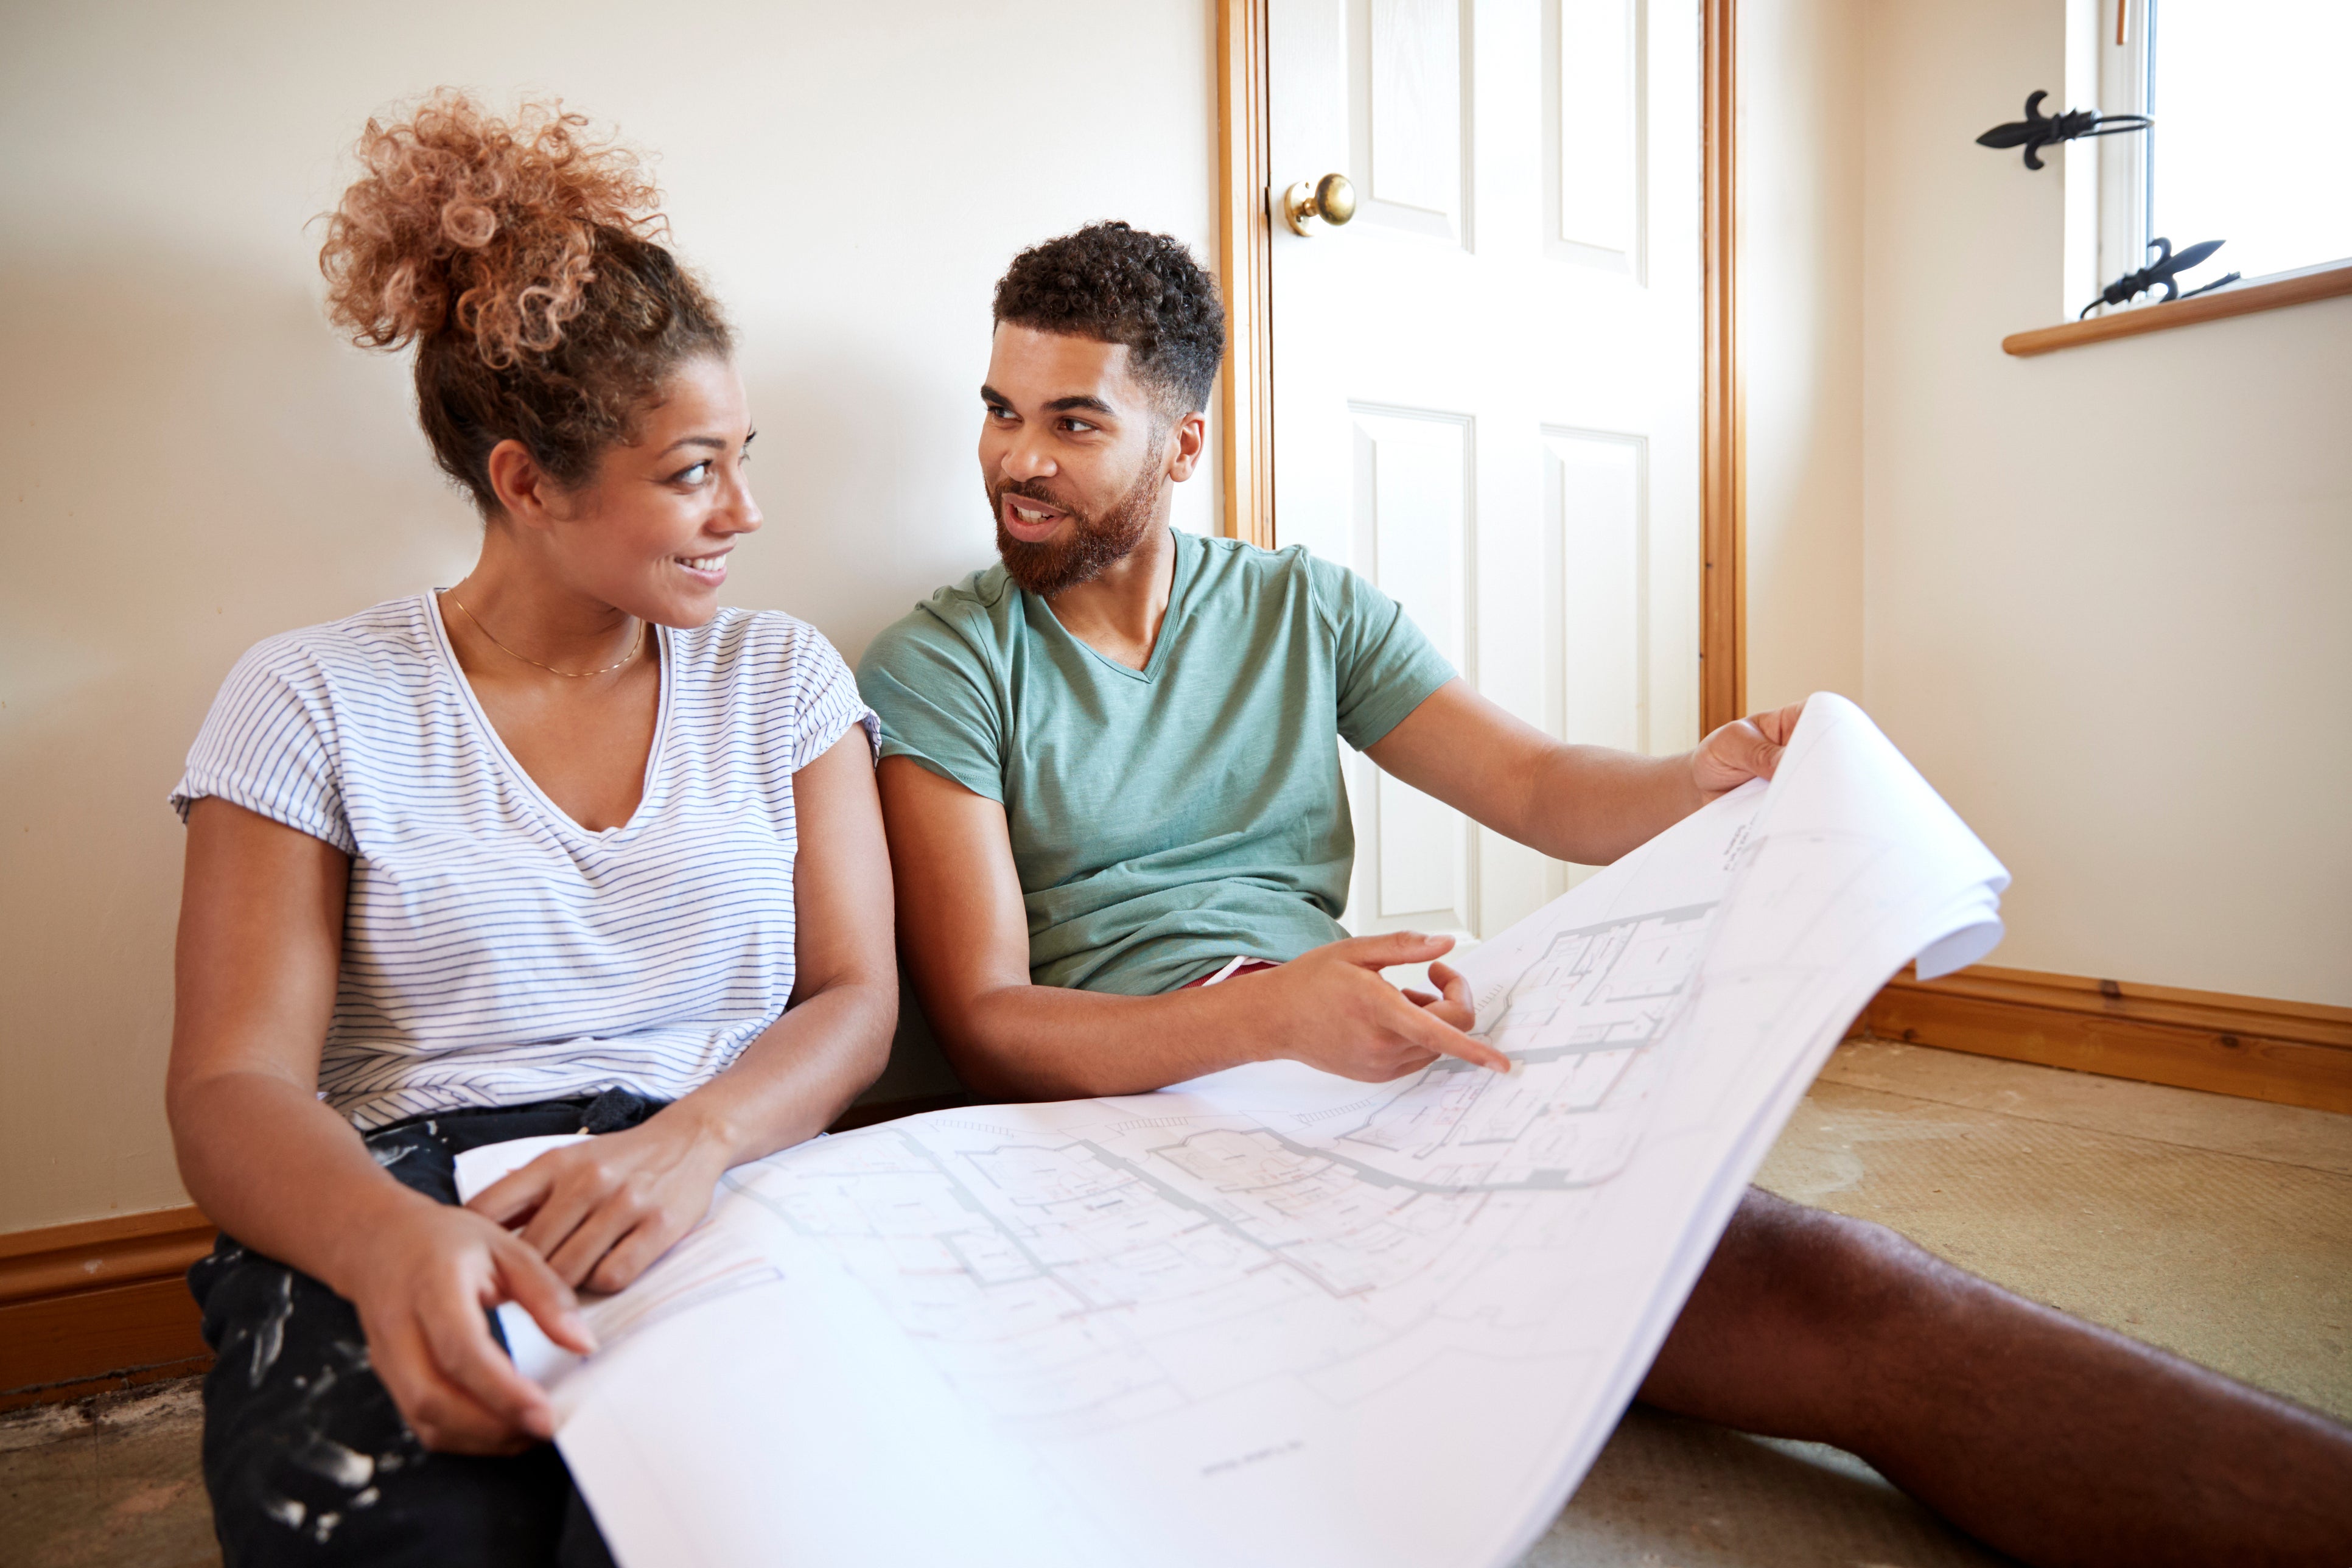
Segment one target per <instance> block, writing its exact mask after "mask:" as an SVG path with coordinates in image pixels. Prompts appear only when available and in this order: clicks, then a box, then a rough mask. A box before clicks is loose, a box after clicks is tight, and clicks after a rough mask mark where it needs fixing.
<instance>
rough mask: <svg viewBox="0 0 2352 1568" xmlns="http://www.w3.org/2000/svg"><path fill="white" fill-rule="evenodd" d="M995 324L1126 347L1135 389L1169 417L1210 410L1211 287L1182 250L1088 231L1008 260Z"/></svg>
mask: <svg viewBox="0 0 2352 1568" xmlns="http://www.w3.org/2000/svg"><path fill="white" fill-rule="evenodd" d="M996 321H997V324H998V325H999V326H1002V325H1003V324H1004V323H1006V322H1008V321H1009V322H1011V323H1012V324H1013V325H1014V326H1016V327H1029V328H1032V329H1034V330H1035V331H1041V332H1060V333H1063V334H1065V335H1066V336H1069V337H1076V338H1092V339H1094V340H1095V341H1096V342H1105V343H1125V344H1126V345H1127V347H1128V353H1129V360H1128V363H1129V368H1130V369H1131V370H1132V371H1133V372H1134V374H1135V377H1136V379H1137V380H1139V381H1140V382H1142V383H1143V384H1145V385H1147V386H1149V387H1150V388H1151V389H1152V390H1153V391H1155V392H1157V393H1159V394H1160V395H1161V399H1162V401H1163V403H1164V404H1166V405H1168V406H1169V407H1170V410H1171V413H1186V414H1197V413H1199V412H1200V411H1201V410H1202V409H1204V408H1206V407H1207V406H1208V405H1209V389H1210V388H1211V387H1212V386H1214V385H1215V384H1216V381H1217V366H1218V364H1219V363H1221V362H1223V359H1224V357H1225V307H1224V305H1223V303H1222V302H1221V301H1220V300H1218V298H1217V284H1216V279H1213V278H1211V277H1210V276H1209V274H1208V271H1207V270H1206V269H1205V268H1202V265H1201V264H1200V263H1199V262H1198V261H1195V260H1193V259H1192V252H1191V251H1190V250H1188V249H1186V248H1185V247H1184V245H1183V243H1182V242H1181V240H1177V239H1173V238H1171V237H1169V236H1167V235H1164V234H1146V233H1144V232H1143V231H1142V230H1141V229H1139V228H1135V227H1132V226H1129V225H1127V224H1123V223H1116V222H1114V223H1097V224H1088V225H1087V226H1086V227H1084V228H1082V229H1080V230H1078V231H1077V232H1076V234H1066V235H1064V236H1062V237H1060V238H1059V239H1049V240H1047V241H1045V243H1044V244H1043V245H1033V246H1031V247H1029V248H1028V249H1026V250H1024V251H1023V252H1022V253H1021V254H1020V255H1018V256H1016V257H1014V258H1013V265H1012V267H1011V268H1008V269H1007V270H1006V272H1005V274H1004V276H1003V279H1000V280H999V281H998V283H997V285H996Z"/></svg>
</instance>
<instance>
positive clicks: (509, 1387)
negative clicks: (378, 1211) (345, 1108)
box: [332, 1192, 596, 1454]
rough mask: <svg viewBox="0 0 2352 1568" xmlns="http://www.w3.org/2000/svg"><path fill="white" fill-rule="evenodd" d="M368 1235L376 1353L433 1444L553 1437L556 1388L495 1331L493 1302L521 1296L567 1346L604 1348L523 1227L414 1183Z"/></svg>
mask: <svg viewBox="0 0 2352 1568" xmlns="http://www.w3.org/2000/svg"><path fill="white" fill-rule="evenodd" d="M402 1196H403V1198H404V1200H405V1201H404V1202H403V1203H402V1204H401V1206H400V1207H399V1209H397V1210H396V1211H395V1216H396V1217H394V1219H393V1220H392V1221H391V1223H388V1224H385V1225H383V1226H378V1227H365V1226H361V1227H354V1234H355V1236H361V1237H364V1242H363V1244H362V1247H359V1248H358V1249H357V1251H358V1253H359V1256H358V1258H357V1259H356V1260H355V1262H354V1264H353V1266H352V1272H351V1274H350V1276H349V1277H348V1278H345V1279H337V1280H335V1281H332V1283H334V1285H335V1286H336V1288H337V1289H338V1290H340V1291H341V1293H342V1294H343V1295H344V1296H346V1297H348V1298H349V1299H350V1300H351V1301H352V1305H354V1306H355V1307H357V1308H358V1309H359V1315H360V1326H361V1327H362V1329H363V1330H364V1331H366V1334H367V1342H368V1356H369V1360H370V1362H371V1363H372V1364H373V1367H374V1369H375V1373H376V1375H377V1376H378V1377H379V1378H381V1379H383V1385H384V1387H385V1389H386V1390H387V1391H389V1392H390V1393H391V1394H392V1398H393V1403H394V1404H395V1405H399V1406H400V1413H401V1415H403V1416H404V1417H405V1418H406V1419H407V1422H408V1426H409V1430H411V1431H413V1432H415V1434H416V1437H417V1440H418V1441H419V1442H421V1443H423V1444H424V1445H425V1447H427V1448H433V1449H437V1450H441V1451H443V1452H446V1453H454V1454H512V1453H517V1452H519V1451H520V1450H521V1449H524V1448H527V1447H530V1445H531V1444H533V1443H535V1442H544V1441H546V1440H547V1439H549V1438H551V1437H552V1436H555V1410H554V1406H553V1405H551V1404H550V1403H549V1402H548V1397H547V1394H546V1391H545V1390H543V1389H541V1387H540V1386H539V1385H538V1384H535V1383H533V1382H531V1381H530V1379H529V1378H527V1377H525V1376H523V1374H522V1373H520V1372H518V1371H517V1370H516V1369H515V1364H514V1362H513V1361H512V1359H510V1358H509V1356H508V1354H507V1353H506V1352H505V1351H504V1350H502V1349H500V1348H499V1342H498V1341H497V1340H496V1339H495V1338H494V1337H492V1335H491V1333H490V1325H489V1317H488V1314H489V1311H490V1309H492V1308H494V1307H496V1306H497V1305H498V1304H499V1302H501V1301H514V1302H518V1303H520V1305H521V1306H522V1308H523V1309H524V1310H526V1311H528V1312H530V1315H531V1316H532V1317H533V1318H534V1319H536V1320H537V1321H538V1322H539V1326H540V1327H541V1329H543V1330H545V1331H546V1333H547V1337H548V1338H549V1339H551V1340H553V1341H554V1342H556V1343H557V1344H560V1345H562V1346H563V1347H565V1348H566V1349H568V1350H572V1351H577V1352H580V1353H581V1354H583V1355H586V1354H589V1353H590V1352H593V1351H594V1350H595V1348H596V1342H595V1340H594V1338H593V1336H592V1335H591V1334H590V1333H589V1331H588V1325H587V1323H586V1321H584V1320H583V1319H582V1317H581V1316H580V1308H579V1303H578V1301H577V1300H576V1299H575V1298H574V1297H573V1296H572V1288H571V1287H570V1286H568V1285H566V1284H564V1282H563V1281H562V1279H559V1278H557V1276H556V1274H555V1271H554V1270H553V1269H551V1268H549V1267H548V1265H547V1260H546V1259H545V1258H541V1257H540V1255H539V1254H538V1253H537V1252H535V1251H533V1250H532V1249H531V1248H530V1247H529V1246H528V1245H526V1244H525V1243H524V1242H523V1241H522V1240H521V1238H520V1237H517V1236H515V1235H513V1234H512V1233H510V1232H509V1231H507V1230H505V1229H503V1228H501V1227H500V1226H497V1225H495V1224H493V1223H492V1222H490V1221H489V1220H487V1219H484V1218H483V1217H482V1216H481V1215H478V1214H476V1213H474V1212H473V1211H471V1210H470V1209H465V1208H458V1207H453V1206H450V1205H443V1204H436V1203H435V1202H433V1201H432V1200H431V1199H430V1198H425V1197H422V1196H420V1195H418V1194H410V1193H405V1192H404V1193H403V1194H402Z"/></svg>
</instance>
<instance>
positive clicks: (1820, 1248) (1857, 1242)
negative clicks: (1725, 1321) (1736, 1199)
mask: <svg viewBox="0 0 2352 1568" xmlns="http://www.w3.org/2000/svg"><path fill="white" fill-rule="evenodd" d="M1977 1283H1979V1282H1978V1281H1976V1280H1974V1279H1973V1278H1972V1277H1971V1276H1969V1275H1968V1274H1966V1273H1964V1272H1962V1271H1961V1270H1959V1269H1958V1268H1953V1267H1952V1266H1951V1265H1950V1264H1948V1263H1946V1262H1944V1261H1943V1260H1942V1259H1941V1258H1937V1257H1936V1256H1935V1255H1934V1254H1933V1253H1931V1252H1929V1251H1927V1249H1926V1248H1925V1247H1921V1246H1919V1245H1918V1244H1917V1243H1916V1242H1914V1241H1912V1240H1910V1239H1909V1238H1908V1237H1904V1236H1901V1235H1899V1234H1897V1233H1896V1232H1895V1231H1893V1230H1890V1229H1888V1228H1887V1227H1886V1226H1883V1225H1878V1224H1875V1223H1874V1222H1873V1221H1870V1220H1863V1219H1854V1218H1852V1217H1850V1216H1848V1215H1839V1214H1832V1213H1830V1212H1829V1211H1828V1210H1826V1209H1817V1208H1809V1207H1807V1206H1806V1205H1802V1204H1797V1203H1791V1202H1790V1201H1789V1200H1788V1199H1786V1198H1782V1197H1778V1196H1775V1195H1774V1194H1770V1193H1768V1192H1765V1191H1764V1190H1762V1189H1761V1188H1759V1187H1750V1188H1749V1189H1748V1193H1747V1195H1746V1196H1745V1197H1744V1198H1743V1199H1742V1200H1741V1201H1740V1205H1739V1207H1738V1210H1737V1211H1736V1212H1735V1213H1734V1214H1733V1215H1732V1216H1731V1223H1730V1225H1728V1226H1726V1227H1725V1229H1724V1233H1723V1239H1722V1240H1721V1241H1719V1242H1717V1244H1716V1249H1715V1256H1714V1257H1713V1258H1711V1259H1709V1261H1708V1263H1707V1266H1706V1271H1705V1272H1703V1273H1702V1274H1701V1275H1700V1276H1699V1282H1698V1285H1697V1287H1696V1289H1694V1290H1693V1291H1692V1293H1691V1301H1692V1303H1693V1305H1695V1306H1696V1305H1700V1304H1701V1301H1702V1298H1703V1297H1704V1298H1706V1301H1705V1307H1706V1310H1709V1311H1711V1312H1714V1311H1719V1312H1722V1313H1725V1314H1738V1315H1741V1316H1745V1317H1748V1318H1750V1319H1753V1320H1757V1321H1759V1322H1761V1323H1763V1324H1766V1325H1769V1327H1770V1328H1771V1329H1772V1331H1774V1332H1775V1333H1776V1334H1786V1335H1796V1336H1799V1337H1800V1338H1801V1339H1802V1340H1804V1341H1811V1342H1822V1343H1823V1344H1826V1345H1831V1346H1835V1347H1839V1348H1842V1349H1843V1350H1846V1351H1853V1350H1858V1349H1860V1348H1862V1346H1863V1345H1864V1343H1865V1342H1871V1341H1874V1340H1876V1339H1877V1338H1879V1337H1880V1336H1881V1335H1882V1334H1884V1333H1885V1332H1887V1331H1897V1330H1899V1328H1900V1326H1901V1325H1902V1324H1904V1323H1905V1322H1906V1321H1911V1320H1913V1319H1915V1318H1916V1315H1917V1314H1918V1313H1919V1312H1920V1310H1922V1309H1923V1308H1926V1307H1927V1306H1929V1305H1931V1304H1934V1303H1939V1302H1942V1301H1945V1300H1949V1298H1950V1296H1951V1295H1952V1293H1953V1292H1954V1291H1955V1290H1965V1289H1968V1288H1969V1287H1970V1286H1971V1285H1974V1284H1977Z"/></svg>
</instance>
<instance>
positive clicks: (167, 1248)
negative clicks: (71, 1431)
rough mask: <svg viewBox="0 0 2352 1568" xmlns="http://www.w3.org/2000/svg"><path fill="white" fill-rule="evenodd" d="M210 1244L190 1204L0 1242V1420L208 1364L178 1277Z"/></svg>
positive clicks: (207, 1227) (207, 1225)
mask: <svg viewBox="0 0 2352 1568" xmlns="http://www.w3.org/2000/svg"><path fill="white" fill-rule="evenodd" d="M213 1236H214V1231H213V1226H212V1223H211V1222H210V1221H208V1220H206V1219H205V1216H204V1215H203V1213H202V1212H201V1211H200V1210H198V1209H196V1208H195V1207H194V1206H193V1205H189V1206H185V1207H181V1208H173V1209H157V1210H154V1211H152V1212H151V1213H147V1214H135V1215H120V1216H117V1217H114V1218H110V1219H101V1220H88V1221H84V1222H82V1223H80V1224H77V1225H59V1226H48V1227H47V1228H45V1229H41V1230H27V1231H18V1232H16V1233H15V1234H14V1235H9V1236H0V1410H11V1409H15V1408H16V1407H18V1406H20V1405H43V1404H49V1403H54V1402H57V1401H60V1400H68V1399H79V1398H81V1397H83V1396H84V1395H85V1394H101V1393H105V1392H107V1391H108V1390H110V1389H117V1388H129V1387H133V1386H135V1385H137V1384H142V1383H151V1382H154V1381H156V1380H158V1379H160V1378H165V1377H178V1376H182V1375H184V1374H185V1373H194V1372H202V1371H203V1370H204V1369H205V1367H206V1366H208V1365H210V1364H211V1363H212V1352H210V1351H208V1350H206V1349H205V1342H204V1337H203V1336H202V1334H200V1333H199V1332H198V1331H197V1324H198V1318H197V1313H196V1304H195V1302H194V1300H192V1299H191V1298H190V1297H189V1295H188V1288H187V1285H186V1283H185V1282H184V1279H182V1276H184V1274H186V1273H187V1271H188V1265H190V1264H192V1263H194V1261H195V1260H196V1259H197V1258H202V1257H203V1256H204V1255H205V1252H206V1251H207V1250H209V1249H210V1248H211V1247H212V1244H213Z"/></svg>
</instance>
